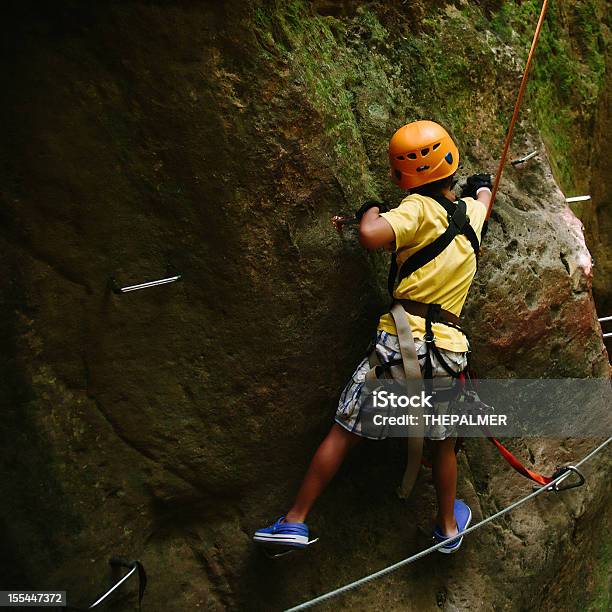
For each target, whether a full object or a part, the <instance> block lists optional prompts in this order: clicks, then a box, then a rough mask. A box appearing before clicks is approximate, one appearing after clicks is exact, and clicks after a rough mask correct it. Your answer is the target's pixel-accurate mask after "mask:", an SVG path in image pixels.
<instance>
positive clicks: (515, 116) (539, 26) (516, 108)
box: [487, 0, 548, 221]
mask: <svg viewBox="0 0 612 612" xmlns="http://www.w3.org/2000/svg"><path fill="white" fill-rule="evenodd" d="M547 9H548V0H544V2H543V3H542V10H541V11H540V17H539V19H538V24H537V26H536V29H535V32H534V34H533V40H532V41H531V49H529V55H528V56H527V63H526V64H525V70H524V71H523V78H522V79H521V86H520V87H519V91H518V95H517V97H516V103H515V104H514V112H513V113H512V119H511V120H510V125H509V127H508V133H507V134H506V141H505V142H504V148H503V151H502V155H501V159H500V160H499V166H498V168H497V174H496V175H495V182H494V183H493V191H492V193H491V201H490V202H489V208H488V210H487V221H488V220H489V217H490V216H491V211H492V210H493V204H494V203H495V197H496V196H497V190H498V189H499V183H500V181H501V176H502V173H503V171H504V166H505V164H506V157H507V156H508V150H509V149H510V143H511V142H512V133H513V132H514V125H515V124H516V120H517V119H518V114H519V110H520V108H521V102H522V101H523V94H524V93H525V88H526V86H527V77H528V75H529V68H530V67H531V60H532V59H533V56H534V53H535V50H536V47H537V46H538V39H539V38H540V32H541V30H542V26H543V25H544V17H545V16H546V11H547Z"/></svg>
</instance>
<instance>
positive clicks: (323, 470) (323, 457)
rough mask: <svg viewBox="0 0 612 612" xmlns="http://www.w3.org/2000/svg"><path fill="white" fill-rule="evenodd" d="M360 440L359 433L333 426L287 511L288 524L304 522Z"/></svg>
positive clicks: (335, 424) (336, 425)
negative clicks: (347, 455)
mask: <svg viewBox="0 0 612 612" xmlns="http://www.w3.org/2000/svg"><path fill="white" fill-rule="evenodd" d="M360 439H361V438H360V437H359V436H358V435H357V434H353V433H351V432H350V431H347V430H346V429H344V428H343V427H341V426H340V425H338V424H337V423H334V424H333V425H332V428H331V430H330V432H329V433H328V434H327V436H326V438H325V440H323V442H321V444H320V445H319V448H318V449H317V452H316V453H315V454H314V457H313V458H312V460H311V462H310V466H309V467H308V471H307V472H306V475H305V476H304V480H303V481H302V485H301V486H300V490H299V491H298V494H297V496H296V498H295V501H294V502H293V506H292V507H291V510H289V512H287V516H286V517H285V520H286V521H287V522H288V523H303V522H304V520H305V519H306V515H307V514H308V512H310V509H311V508H312V506H313V504H314V503H315V501H316V500H317V498H318V497H319V495H321V493H322V492H323V490H324V489H325V487H326V486H327V485H328V484H329V481H330V480H331V479H332V478H333V477H334V475H335V474H336V472H337V471H338V468H339V467H340V466H341V465H342V461H343V460H344V458H345V457H346V454H347V453H348V451H349V450H350V449H351V448H352V447H353V446H355V444H356V443H357V442H359V440H360Z"/></svg>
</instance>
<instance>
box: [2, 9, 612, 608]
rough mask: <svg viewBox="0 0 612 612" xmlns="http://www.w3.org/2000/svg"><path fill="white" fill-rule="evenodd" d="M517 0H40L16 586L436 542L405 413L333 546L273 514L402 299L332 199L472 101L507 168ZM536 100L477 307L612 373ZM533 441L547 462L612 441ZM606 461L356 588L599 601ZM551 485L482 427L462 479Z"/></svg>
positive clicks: (207, 598)
mask: <svg viewBox="0 0 612 612" xmlns="http://www.w3.org/2000/svg"><path fill="white" fill-rule="evenodd" d="M472 4H474V6H470V5H472ZM500 4H501V3H500V2H486V3H479V6H476V5H475V3H468V5H465V4H463V3H455V4H453V3H448V4H446V3H444V2H436V3H421V2H401V3H400V2H393V3H388V2H374V3H363V2H341V3H340V2H338V3H336V2H315V3H305V2H304V3H302V2H291V3H277V4H275V3H273V2H268V3H265V4H261V5H256V4H255V3H251V2H236V1H230V2H224V3H216V2H204V3H182V2H175V3H146V2H138V1H136V2H132V3H117V4H110V5H108V6H106V5H102V3H100V4H94V3H80V2H69V1H66V2H62V3H59V4H58V3H52V4H50V3H48V4H43V5H42V6H40V5H38V4H37V3H32V4H30V3H18V6H16V7H14V8H13V11H12V13H11V15H10V18H7V19H6V20H5V21H4V28H5V32H4V36H3V39H4V40H5V46H6V49H5V54H4V59H3V64H4V65H3V70H2V74H3V75H4V88H3V89H4V91H5V92H6V93H7V95H6V96H5V99H4V101H3V115H4V116H5V130H4V144H5V150H4V154H3V164H2V194H3V198H2V199H3V201H2V208H1V211H0V214H1V219H2V231H1V233H0V253H1V256H0V270H1V278H2V279H3V282H2V284H1V291H2V294H1V300H0V307H1V308H2V313H1V314H2V316H1V318H0V334H1V337H2V346H3V347H4V350H3V351H2V376H1V378H0V393H1V397H2V427H1V429H0V431H1V432H2V433H1V436H2V448H3V453H2V464H1V465H2V476H1V478H2V490H3V496H2V498H3V499H2V502H1V504H0V510H1V514H0V519H1V520H0V534H1V535H2V538H3V542H4V546H5V551H6V554H5V555H3V559H2V567H1V568H0V574H1V575H2V576H3V582H5V584H3V585H0V586H3V587H4V588H9V587H10V588H17V587H21V588H36V589H42V588H55V589H60V588H61V589H68V591H69V596H70V600H71V603H73V604H75V603H77V602H79V601H81V602H86V601H87V600H88V599H89V598H91V597H92V596H93V594H94V593H96V592H98V591H100V590H102V588H103V586H104V584H105V582H104V581H103V580H106V574H107V571H108V566H107V560H108V558H109V557H110V556H112V555H117V554H120V555H123V556H126V557H133V558H139V559H140V560H141V561H142V562H143V563H144V565H145V567H146V568H147V571H148V574H149V580H150V582H149V588H148V592H147V595H146V599H145V605H144V607H143V609H145V610H147V611H150V612H155V611H166V610H195V609H215V610H216V609H225V608H229V609H253V610H259V609H262V610H264V609H265V610H276V609H281V608H283V607H287V606H288V605H291V604H295V603H298V602H300V601H301V600H303V599H306V598H309V597H311V596H314V595H316V594H319V593H321V592H324V591H326V590H329V589H331V588H334V587H336V586H339V585H341V584H343V583H345V582H348V581H350V580H353V579H355V578H358V577H360V576H362V575H365V574H366V573H368V572H370V571H374V570H376V569H379V568H381V567H383V566H385V565H387V564H389V563H391V562H394V561H396V560H399V559H401V558H403V557H405V556H407V555H408V554H410V553H411V552H413V551H416V550H418V549H419V548H422V547H424V546H425V545H427V544H428V539H427V537H425V536H424V535H423V533H428V532H429V529H430V524H431V523H430V519H431V512H432V509H433V500H434V495H433V488H432V486H431V483H430V482H429V481H428V477H427V475H426V474H425V475H424V476H423V478H422V482H421V486H420V488H419V489H418V491H417V492H416V493H415V494H414V495H413V497H412V499H411V500H410V501H409V502H407V503H406V502H400V501H399V500H397V499H395V497H394V489H395V486H396V485H397V484H398V482H399V479H400V478H401V474H402V471H403V467H404V466H403V463H402V461H403V450H402V446H401V444H400V443H399V442H398V441H391V442H389V443H386V442H384V443H380V444H365V445H363V448H361V449H360V450H358V451H357V452H356V453H355V455H354V456H353V457H352V458H351V459H350V460H349V461H348V463H347V465H346V467H345V468H343V470H342V472H341V474H340V475H339V476H338V478H337V482H336V483H335V485H334V486H333V487H332V489H330V491H329V492H328V493H327V494H326V495H325V496H324V497H323V499H322V500H321V502H320V504H319V505H318V506H317V508H316V511H315V513H314V514H313V516H312V521H311V522H312V526H313V527H314V528H315V530H317V531H318V532H320V533H321V535H322V536H323V538H322V542H321V543H320V544H319V545H318V546H317V548H316V549H313V550H311V551H309V553H308V555H303V556H301V557H299V556H295V557H293V558H291V559H290V560H289V561H288V562H287V563H286V564H284V563H273V562H269V561H267V560H265V559H262V558H261V557H260V555H259V554H258V553H257V551H255V550H253V547H252V545H251V543H250V536H251V533H252V531H253V530H254V529H255V528H257V527H259V526H261V525H262V524H264V523H266V522H267V521H269V520H271V519H272V518H274V517H275V515H278V514H279V513H280V512H282V511H283V509H284V508H286V506H287V504H288V503H289V501H290V499H291V496H292V495H293V493H294V492H295V489H296V487H297V485H298V483H299V479H300V477H301V475H302V472H303V470H304V468H305V466H306V465H307V463H308V461H309V459H310V455H311V453H312V451H313V450H314V448H315V447H316V445H317V443H318V442H319V441H320V439H321V438H322V436H323V435H324V433H325V432H326V430H327V428H328V427H329V424H330V419H331V416H332V414H333V410H334V406H335V403H336V401H337V397H338V393H339V391H340V389H341V388H342V386H343V384H344V382H345V380H346V378H347V376H348V375H350V373H351V371H352V370H353V368H354V366H355V363H356V362H357V361H358V360H359V359H360V357H361V355H362V354H363V352H364V350H365V348H366V345H367V343H368V340H369V338H370V335H371V333H372V331H373V329H374V324H375V321H376V317H377V316H378V314H379V313H380V311H381V310H382V309H383V308H384V307H385V304H386V297H385V295H384V268H385V266H386V262H385V258H384V256H383V255H380V254H373V255H367V254H365V253H364V252H362V250H361V249H360V248H359V247H358V245H357V242H356V240H355V239H354V236H352V235H351V234H350V232H349V233H347V234H346V235H344V236H339V235H337V234H336V233H335V232H334V231H333V228H332V227H331V225H330V223H329V219H330V217H331V216H332V215H333V214H337V213H350V212H351V211H352V210H354V209H355V208H356V207H357V206H358V205H359V204H360V202H361V201H362V200H363V199H364V198H366V197H371V196H377V197H383V198H385V199H387V200H388V201H390V202H399V200H400V198H401V193H400V192H399V191H398V190H396V189H395V188H394V187H393V186H392V185H390V184H389V181H388V179H387V170H386V157H385V156H386V153H385V148H386V142H387V139H388V137H389V135H390V134H391V133H392V132H393V130H394V129H395V128H396V127H397V126H399V125H401V124H402V123H404V122H406V121H409V120H413V119H416V118H420V117H430V118H432V119H434V120H438V121H441V122H442V123H444V124H445V125H446V126H448V128H449V129H450V130H451V131H452V132H453V134H454V136H455V138H456V139H457V141H458V143H459V147H460V150H461V151H462V156H463V168H462V173H463V174H464V175H467V174H469V173H471V172H472V171H476V170H481V169H483V170H484V169H486V170H489V171H493V170H494V168H495V160H496V157H497V155H498V150H499V147H500V143H501V140H502V138H503V134H504V131H505V127H506V121H507V115H508V113H509V112H511V108H512V104H513V96H514V93H515V89H516V84H517V82H518V81H517V77H518V76H519V74H520V70H521V65H522V64H521V58H522V57H523V55H524V49H523V48H522V47H521V48H520V49H518V50H517V48H514V47H512V46H511V45H508V44H506V43H504V42H502V41H501V40H500V39H499V38H498V37H497V36H496V34H495V33H494V32H492V31H489V30H487V28H486V27H485V26H486V23H487V22H486V19H485V16H490V15H491V14H495V11H497V10H498V9H499V5H500ZM483 11H485V12H483ZM483 24H484V25H483ZM491 92H493V94H494V95H492V93H491ZM522 117H524V119H523V123H522V124H521V125H520V126H519V128H518V132H517V135H516V137H515V144H514V150H515V151H516V153H517V155H518V154H520V153H522V152H525V151H527V150H531V149H532V148H538V150H539V151H540V154H539V156H538V157H537V158H536V159H535V160H534V161H533V162H531V163H530V164H529V165H526V166H525V167H524V168H518V169H514V168H510V167H509V168H508V169H507V171H506V174H505V179H504V181H503V183H502V192H501V194H500V196H499V200H498V203H497V205H496V210H495V213H494V222H493V223H492V226H491V230H490V233H489V236H488V238H487V243H486V248H485V253H484V254H483V257H482V260H481V267H480V271H479V274H478V277H477V280H476V282H475V284H474V287H473V289H472V292H471V296H470V300H469V304H468V305H467V308H466V317H467V322H468V328H470V329H471V337H472V344H473V349H474V351H473V352H474V361H475V365H476V368H477V369H478V370H480V372H481V375H484V373H485V372H486V375H487V376H490V377H494V376H497V377H506V376H518V377H538V376H543V377H565V376H575V377H591V376H595V377H606V376H609V372H608V359H607V354H606V352H605V349H604V347H603V345H602V341H601V336H600V331H599V326H598V324H597V320H596V313H595V309H594V304H593V299H592V294H591V281H592V271H591V267H592V263H591V258H590V255H589V252H588V251H587V249H586V247H585V244H584V239H583V235H582V231H581V227H580V222H579V221H578V220H577V219H576V217H574V215H573V214H572V212H571V211H570V210H569V209H568V208H567V206H566V205H565V203H564V200H563V196H562V194H561V192H560V191H559V189H558V188H557V186H556V184H555V182H554V180H553V176H552V173H551V169H550V164H549V161H548V159H547V156H546V153H545V152H544V147H543V145H542V142H541V140H540V138H539V136H538V131H537V126H536V125H535V123H534V122H533V121H532V120H531V119H530V118H529V102H526V105H525V110H524V112H523V115H522ZM606 159H607V158H606ZM602 163H603V162H602ZM602 188H603V187H602ZM602 231H603V230H602ZM608 239H609V238H608ZM602 244H603V238H602ZM168 265H171V266H173V269H175V270H178V271H179V272H180V273H181V274H182V275H183V280H182V281H181V282H178V283H175V284H172V285H168V286H165V287H158V288H154V289H150V290H146V291H142V292H135V293H132V294H126V295H121V296H117V295H115V294H113V293H111V292H110V291H109V289H108V281H109V277H110V276H114V277H115V278H116V279H117V282H118V283H119V284H122V285H131V284H135V283H138V282H143V281H145V280H152V279H155V278H161V277H163V276H165V275H166V271H167V266H168ZM511 445H512V446H513V448H515V449H517V450H518V452H520V453H521V454H522V456H523V457H525V458H526V459H531V460H532V461H533V463H534V465H536V466H537V468H538V469H540V470H541V471H543V472H549V471H552V470H553V469H554V467H555V466H556V465H559V464H564V463H567V462H571V461H574V460H576V459H577V458H579V457H581V456H583V455H584V454H586V452H587V450H588V449H590V448H591V447H593V446H594V445H595V441H593V440H583V441H578V440H564V441H562V442H561V443H559V441H551V440H528V441H520V440H518V441H516V440H515V441H514V442H513V443H512V444H511ZM607 467H609V461H608V460H607V459H606V458H605V456H600V457H598V458H597V459H596V460H594V461H593V462H592V463H591V464H590V465H589V466H587V469H586V471H587V473H588V483H589V484H588V487H583V488H581V489H579V490H575V491H573V492H571V493H567V494H564V495H563V496H561V495H560V496H549V497H539V498H538V500H537V502H535V503H533V504H531V505H526V506H523V507H521V508H520V509H519V510H517V512H516V513H514V514H512V515H510V516H509V517H508V518H507V519H506V520H505V521H502V522H500V523H497V524H495V525H493V526H491V527H490V528H487V529H483V530H481V531H479V532H477V534H475V536H474V537H472V538H471V539H470V541H469V542H466V545H465V551H464V552H462V554H460V555H457V556H456V557H454V558H452V559H443V560H442V559H440V558H437V557H429V558H427V559H424V560H423V561H422V562H421V563H420V564H419V565H415V566H413V567H411V568H410V569H407V570H402V571H400V572H398V573H396V574H394V575H392V576H389V577H387V578H385V579H384V580H380V581H378V582H374V583H371V585H369V586H368V587H366V588H364V589H360V590H357V591H354V592H353V593H351V594H350V595H348V596H346V597H343V598H342V599H339V600H338V602H337V603H335V604H334V603H333V602H332V604H331V606H333V605H337V606H340V607H347V608H348V607H356V608H358V609H396V610H435V609H438V608H443V609H446V610H467V609H470V610H490V609H492V608H495V609H500V610H519V609H544V608H548V609H576V608H577V607H580V605H581V604H582V603H583V602H585V601H588V600H590V598H592V597H593V596H594V593H595V590H596V589H597V588H598V582H597V575H598V574H597V571H598V570H597V559H598V557H597V554H599V553H597V551H596V552H595V553H593V554H591V552H592V550H595V549H594V548H593V547H595V542H596V537H595V534H596V533H607V529H606V524H607V523H606V522H605V521H607V520H609V514H607V513H608V512H609V511H608V510H607V508H608V507H609V491H610V476H609V471H606V468H607ZM529 490H530V487H529V484H527V483H526V482H525V481H523V480H521V479H520V477H518V476H516V475H514V474H513V473H511V472H510V471H509V469H508V468H507V467H506V466H505V465H504V464H503V463H501V461H500V460H499V459H498V458H497V457H496V455H495V454H494V452H493V450H492V448H491V447H490V446H489V445H488V443H487V441H486V440H472V441H471V442H470V444H468V445H467V449H466V453H465V454H462V455H461V482H460V494H461V496H462V497H465V498H466V499H467V500H468V501H469V502H470V503H471V505H472V507H473V508H474V509H475V515H476V518H477V519H479V518H481V517H482V516H485V515H488V514H490V513H492V512H493V511H495V510H496V509H498V508H501V507H503V506H506V505H508V504H509V503H510V502H511V501H513V500H514V499H516V498H518V497H519V496H521V495H524V494H525V493H526V492H528V491H529ZM602 522H603V523H602ZM597 550H598V549H597ZM526 578H527V580H526ZM530 578H531V579H530ZM536 578H537V580H536ZM126 592H128V593H129V589H128V590H127V591H126ZM131 595H132V596H133V592H131ZM579 604H580V605H579ZM585 605H586V604H585ZM113 609H116V610H130V609H133V598H130V597H129V596H126V597H125V598H123V599H118V600H116V602H115V604H114V606H113Z"/></svg>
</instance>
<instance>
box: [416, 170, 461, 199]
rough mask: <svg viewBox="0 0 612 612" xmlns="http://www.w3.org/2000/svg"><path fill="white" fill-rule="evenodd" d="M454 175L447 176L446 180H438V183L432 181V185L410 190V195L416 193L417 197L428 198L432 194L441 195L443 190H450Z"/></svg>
mask: <svg viewBox="0 0 612 612" xmlns="http://www.w3.org/2000/svg"><path fill="white" fill-rule="evenodd" d="M454 178H455V173H454V172H453V174H451V175H450V176H447V177H446V178H443V179H440V180H439V181H433V182H432V183H425V185H420V186H419V187H415V188H414V189H411V190H410V193H418V194H419V195H424V196H429V195H432V194H439V193H442V191H444V190H445V189H452V187H453V185H454V182H453V181H454Z"/></svg>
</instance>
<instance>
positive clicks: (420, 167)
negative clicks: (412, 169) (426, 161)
mask: <svg viewBox="0 0 612 612" xmlns="http://www.w3.org/2000/svg"><path fill="white" fill-rule="evenodd" d="M423 170H429V166H419V167H418V168H417V172H423Z"/></svg>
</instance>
